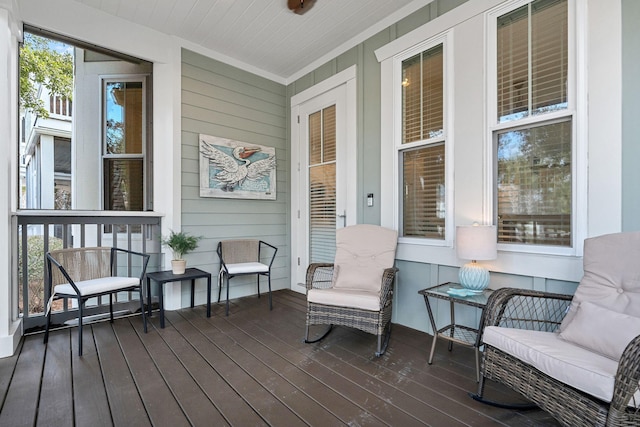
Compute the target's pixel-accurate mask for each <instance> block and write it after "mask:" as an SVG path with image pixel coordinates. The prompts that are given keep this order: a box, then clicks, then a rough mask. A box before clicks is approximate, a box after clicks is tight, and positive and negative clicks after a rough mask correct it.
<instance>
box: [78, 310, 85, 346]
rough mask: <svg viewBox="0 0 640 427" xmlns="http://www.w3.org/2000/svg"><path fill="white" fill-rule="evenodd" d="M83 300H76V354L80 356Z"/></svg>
mask: <svg viewBox="0 0 640 427" xmlns="http://www.w3.org/2000/svg"><path fill="white" fill-rule="evenodd" d="M83 308H84V300H82V299H80V300H78V316H79V317H78V356H82V316H83V314H84V313H83Z"/></svg>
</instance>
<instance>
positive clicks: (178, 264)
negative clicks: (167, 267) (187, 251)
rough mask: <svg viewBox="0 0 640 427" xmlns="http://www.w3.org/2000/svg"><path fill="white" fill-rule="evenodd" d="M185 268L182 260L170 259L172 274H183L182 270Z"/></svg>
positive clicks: (185, 263) (185, 264) (184, 261)
mask: <svg viewBox="0 0 640 427" xmlns="http://www.w3.org/2000/svg"><path fill="white" fill-rule="evenodd" d="M186 268H187V261H186V260H184V259H172V260H171V271H172V272H173V274H184V270H185V269H186Z"/></svg>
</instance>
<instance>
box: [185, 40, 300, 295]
mask: <svg viewBox="0 0 640 427" xmlns="http://www.w3.org/2000/svg"><path fill="white" fill-rule="evenodd" d="M286 101H287V98H286V88H285V86H284V85H281V84H279V83H275V82H273V81H270V80H268V79H265V78H262V77H259V76H256V75H254V74H251V73H248V72H246V71H242V70H239V69H237V68H235V67H232V66H230V65H227V64H224V63H222V62H219V61H216V60H214V59H211V58H208V57H206V56H203V55H200V54H197V53H194V52H191V51H188V50H183V51H182V138H181V139H182V141H181V144H182V229H183V230H185V231H187V232H190V233H192V234H194V235H198V236H203V240H202V241H201V242H200V246H199V248H198V249H197V250H196V252H195V253H193V254H190V255H188V260H189V265H190V266H193V267H198V268H201V269H203V270H206V271H210V272H212V273H213V274H214V275H217V273H218V270H219V262H218V256H217V254H216V253H215V249H216V246H217V244H218V242H219V241H220V240H224V239H231V238H233V239H235V238H258V239H262V240H265V241H267V242H269V243H271V244H273V245H275V246H277V247H278V256H277V258H276V260H275V262H274V265H273V270H272V274H273V277H272V286H273V289H282V288H289V286H290V285H289V271H290V266H289V259H290V256H289V210H290V209H289V202H290V200H289V187H290V183H289V175H290V174H289V154H288V153H289V149H288V146H287V141H286V128H287V123H288V122H287V121H286V117H287V113H286V111H285V110H286ZM199 134H207V135H213V136H219V137H222V138H229V139H234V140H238V141H243V142H248V143H251V144H260V145H266V146H270V147H275V149H276V159H277V172H276V174H277V183H276V187H277V196H276V200H273V201H272V200H237V199H222V198H209V197H200V196H199V162H198V154H199V152H198V144H199V140H198V135H199ZM261 281H262V283H263V284H264V285H263V286H261V292H263V291H266V280H265V279H264V278H263V279H262V280H261ZM255 293H256V284H255V276H247V277H238V278H234V279H233V280H232V281H231V297H232V298H233V297H238V296H244V295H252V294H255Z"/></svg>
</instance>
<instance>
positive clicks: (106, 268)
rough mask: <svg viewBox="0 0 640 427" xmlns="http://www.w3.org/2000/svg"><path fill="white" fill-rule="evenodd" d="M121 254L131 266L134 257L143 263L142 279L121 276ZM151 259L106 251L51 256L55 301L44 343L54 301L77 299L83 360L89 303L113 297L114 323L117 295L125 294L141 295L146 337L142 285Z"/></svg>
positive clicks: (78, 250)
mask: <svg viewBox="0 0 640 427" xmlns="http://www.w3.org/2000/svg"><path fill="white" fill-rule="evenodd" d="M118 253H122V254H125V255H126V256H127V257H128V262H129V265H131V260H132V258H133V257H138V258H139V259H140V267H141V270H140V275H139V276H137V277H133V276H131V277H130V276H124V275H118V265H117V256H118ZM149 258H150V256H149V255H147V254H143V253H139V252H133V251H128V250H125V249H118V248H106V247H95V248H70V249H62V250H58V251H51V252H48V253H47V256H46V259H47V273H48V280H47V285H48V290H49V294H50V295H51V297H50V299H49V301H48V303H47V311H46V315H47V321H46V327H45V333H44V343H45V344H46V343H47V341H48V340H49V325H50V323H51V304H52V303H53V301H55V300H58V299H63V298H64V299H75V300H77V301H78V354H79V355H80V356H82V317H83V314H84V313H83V311H84V308H85V307H84V306H85V303H86V302H87V300H89V299H90V298H94V297H100V296H103V295H109V314H110V321H111V322H112V323H113V294H114V293H117V292H121V291H137V292H139V293H140V311H141V313H142V322H143V324H144V332H145V333H146V332H147V319H146V317H145V313H144V299H143V288H142V284H143V279H144V276H145V274H146V271H147V264H148V263H149ZM54 267H55V268H54Z"/></svg>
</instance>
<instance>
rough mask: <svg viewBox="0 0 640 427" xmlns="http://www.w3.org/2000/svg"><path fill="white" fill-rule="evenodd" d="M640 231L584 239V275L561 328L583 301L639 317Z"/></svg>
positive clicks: (567, 322) (564, 326) (562, 328)
mask: <svg viewBox="0 0 640 427" xmlns="http://www.w3.org/2000/svg"><path fill="white" fill-rule="evenodd" d="M639 259H640V232H625V233H614V234H606V235H603V236H598V237H592V238H589V239H585V241H584V259H583V268H584V276H583V277H582V280H581V281H580V285H579V286H578V288H577V289H576V292H575V294H574V296H573V300H572V301H571V306H570V309H569V312H568V313H567V315H566V316H565V317H564V319H563V321H562V325H561V326H560V330H561V331H562V330H564V329H565V328H566V327H567V325H568V324H569V323H570V322H571V321H572V319H573V317H574V316H575V314H576V312H577V310H578V306H579V305H580V303H581V302H583V301H592V302H595V303H597V304H598V305H599V306H601V307H605V308H608V309H610V310H613V311H616V312H618V313H625V314H628V315H630V316H634V317H640V262H638V260H639Z"/></svg>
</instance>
